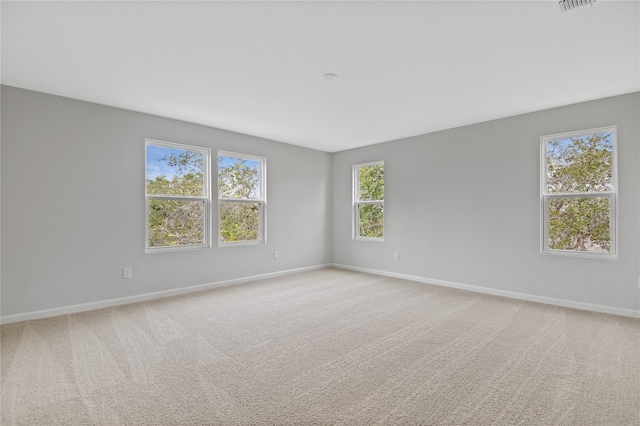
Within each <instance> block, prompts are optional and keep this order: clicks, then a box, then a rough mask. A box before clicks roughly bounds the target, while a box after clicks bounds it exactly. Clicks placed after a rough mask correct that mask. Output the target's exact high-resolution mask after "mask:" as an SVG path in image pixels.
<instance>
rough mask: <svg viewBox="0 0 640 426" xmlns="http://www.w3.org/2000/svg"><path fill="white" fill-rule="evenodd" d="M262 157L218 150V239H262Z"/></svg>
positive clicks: (233, 240) (263, 178)
mask: <svg viewBox="0 0 640 426" xmlns="http://www.w3.org/2000/svg"><path fill="white" fill-rule="evenodd" d="M265 161H266V160H265V159H264V158H262V157H254V156H249V155H244V154H235V153H230V152H222V151H221V152H219V153H218V220H219V235H218V239H219V240H218V241H219V243H220V244H221V245H222V244H225V245H226V244H230V243H263V242H265V225H264V223H265V187H266V185H265V176H266V174H265Z"/></svg>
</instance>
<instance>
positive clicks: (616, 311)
mask: <svg viewBox="0 0 640 426" xmlns="http://www.w3.org/2000/svg"><path fill="white" fill-rule="evenodd" d="M331 266H332V267H334V268H338V269H345V270H350V271H356V272H364V273H367V274H373V275H382V276H385V277H392V278H400V279H403V280H409V281H416V282H420V283H424V284H433V285H438V286H442V287H450V288H457V289H460V290H467V291H472V292H475V293H484V294H490V295H493V296H502V297H508V298H510V299H519V300H526V301H529V302H537V303H544V304H547V305H555V306H562V307H564V308H573V309H580V310H583V311H592V312H600V313H605V314H612V315H620V316H625V317H631V318H640V310H634V309H625V308H617V307H615V306H604V305H596V304H592V303H584V302H577V301H573V300H566V299H556V298H553V297H545V296H536V295H533V294H527V293H518V292H515V291H508V290H499V289H495V288H489V287H482V286H477V285H471V284H462V283H457V282H453V281H444V280H438V279H433V278H424V277H419V276H415V275H406V274H399V273H396V272H387V271H380V270H376V269H369V268H360V267H357V266H349V265H342V264H339V263H333V264H332V265H331Z"/></svg>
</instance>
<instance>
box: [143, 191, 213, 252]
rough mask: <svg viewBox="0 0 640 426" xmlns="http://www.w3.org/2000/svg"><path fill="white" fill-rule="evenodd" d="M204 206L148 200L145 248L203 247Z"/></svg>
mask: <svg viewBox="0 0 640 426" xmlns="http://www.w3.org/2000/svg"><path fill="white" fill-rule="evenodd" d="M204 203H205V202H204V201H201V200H194V201H177V200H149V247H175V246H189V245H198V244H205V232H204V230H205V226H204V211H205V208H204Z"/></svg>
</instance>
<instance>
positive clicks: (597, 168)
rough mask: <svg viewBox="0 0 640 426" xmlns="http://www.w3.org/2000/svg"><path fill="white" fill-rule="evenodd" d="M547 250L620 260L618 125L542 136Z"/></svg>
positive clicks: (543, 194)
mask: <svg viewBox="0 0 640 426" xmlns="http://www.w3.org/2000/svg"><path fill="white" fill-rule="evenodd" d="M541 150H542V155H541V159H542V161H541V163H542V173H541V176H542V182H541V197H540V198H541V204H542V244H541V248H542V252H543V253H553V254H566V255H574V256H576V255H577V256H589V257H598V258H615V257H616V255H617V247H616V205H617V200H616V198H617V176H616V127H615V126H613V127H606V128H600V129H592V130H584V131H580V132H572V133H563V134H559V135H551V136H543V137H542V138H541Z"/></svg>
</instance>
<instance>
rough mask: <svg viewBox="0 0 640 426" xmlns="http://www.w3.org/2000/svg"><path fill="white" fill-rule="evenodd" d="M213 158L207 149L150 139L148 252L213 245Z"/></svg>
mask: <svg viewBox="0 0 640 426" xmlns="http://www.w3.org/2000/svg"><path fill="white" fill-rule="evenodd" d="M209 157H210V151H209V150H208V149H205V148H199V147H192V146H187V145H180V144H174V143H169V142H160V141H153V140H147V141H146V144H145V163H146V178H145V195H146V221H147V227H146V233H147V238H146V240H147V241H146V250H147V252H154V251H164V250H175V249H184V248H208V247H210V242H209V234H210V233H209V217H210V215H209V208H210V207H209V205H210V195H209V194H210V191H209V179H210V176H209Z"/></svg>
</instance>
